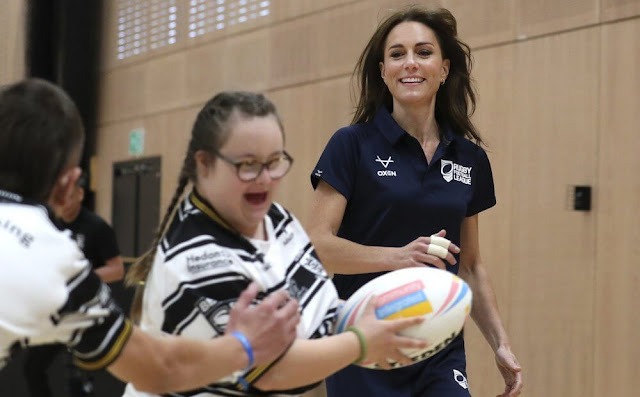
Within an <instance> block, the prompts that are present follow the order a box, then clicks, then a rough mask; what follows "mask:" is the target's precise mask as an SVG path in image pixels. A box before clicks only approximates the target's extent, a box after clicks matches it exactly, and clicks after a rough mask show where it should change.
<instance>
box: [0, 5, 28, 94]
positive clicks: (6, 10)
mask: <svg viewBox="0 0 640 397" xmlns="http://www.w3.org/2000/svg"><path fill="white" fill-rule="evenodd" d="M25 12H26V5H25V2H24V1H20V0H9V1H8V2H6V3H4V4H3V7H2V9H0V85H2V84H7V83H11V82H14V81H16V80H19V79H21V78H23V77H24V76H25V41H26V39H25V37H26V34H25V33H26V32H25V29H26V28H25V23H26V14H25Z"/></svg>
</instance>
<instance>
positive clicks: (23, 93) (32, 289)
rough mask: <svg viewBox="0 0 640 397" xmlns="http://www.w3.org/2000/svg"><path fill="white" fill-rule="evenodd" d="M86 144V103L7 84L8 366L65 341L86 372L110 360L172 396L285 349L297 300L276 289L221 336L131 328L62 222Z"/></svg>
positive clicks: (3, 281)
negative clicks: (32, 350)
mask: <svg viewBox="0 0 640 397" xmlns="http://www.w3.org/2000/svg"><path fill="white" fill-rule="evenodd" d="M83 141H84V131H83V127H82V122H81V120H80V116H79V114H78V111H77V109H76V107H75V105H74V103H73V102H72V101H71V99H70V98H69V97H68V96H67V95H66V94H65V93H64V92H63V91H62V90H61V89H60V88H58V87H56V86H55V85H53V84H51V83H48V82H46V81H44V80H39V79H27V80H24V81H20V82H17V83H15V84H12V85H9V86H5V87H2V89H0V246H1V247H2V249H0V366H3V365H4V364H5V363H6V362H7V361H8V360H9V359H10V356H11V353H12V352H14V351H15V350H16V349H19V348H21V347H28V346H33V345H39V344H45V343H55V342H59V343H64V344H66V345H67V347H68V348H69V350H70V351H71V353H72V354H73V355H74V357H75V363H76V364H77V365H78V366H79V367H81V368H83V369H88V370H94V369H100V368H107V369H108V370H109V371H110V372H111V373H112V374H114V375H115V376H116V377H118V378H119V379H121V380H123V381H125V382H132V383H133V384H135V385H136V387H138V388H139V389H141V390H147V391H150V392H154V393H166V392H170V391H175V390H186V389H190V388H194V387H198V386H200V385H203V384H207V383H209V382H212V381H214V380H216V379H220V378H222V377H224V376H227V375H229V374H231V373H233V372H234V371H236V370H240V369H242V368H244V367H246V366H247V364H248V363H249V362H255V363H258V364H264V363H269V362H271V361H272V360H273V359H274V358H276V357H278V356H280V355H281V354H282V352H283V351H285V349H287V348H288V346H289V345H290V344H291V343H292V341H293V339H294V337H295V332H296V327H297V323H298V321H299V319H300V317H299V314H298V304H297V302H295V300H292V299H290V297H289V296H288V294H287V293H286V292H278V293H274V294H272V295H270V296H269V297H268V298H267V299H265V300H263V301H262V303H261V304H259V305H252V304H251V302H252V301H254V300H255V297H256V295H257V294H258V286H257V285H255V284H251V285H249V286H248V287H247V289H246V290H245V291H243V292H242V293H241V295H240V298H239V299H238V303H237V304H236V305H235V306H234V307H233V309H232V310H231V313H230V315H229V324H228V326H227V332H226V333H225V335H224V336H222V337H220V338H218V339H215V340H189V339H186V338H177V337H163V338H160V337H156V336H150V335H149V334H146V333H144V332H142V331H140V329H139V328H137V327H135V326H133V325H132V323H131V322H130V321H129V320H128V319H127V318H126V317H125V315H124V314H123V313H122V311H121V310H120V308H119V307H118V306H117V305H116V304H115V303H114V302H113V300H112V298H111V294H110V290H109V288H108V287H107V286H106V284H104V283H102V282H101V280H100V279H99V278H98V276H97V275H96V274H95V272H93V271H92V269H91V265H90V264H89V262H88V261H87V260H86V258H85V257H84V255H83V254H82V251H81V250H80V248H79V247H78V245H77V244H76V243H75V242H74V241H73V240H72V239H71V238H70V236H69V234H68V233H66V232H62V231H60V229H59V228H58V227H57V225H56V221H55V218H56V216H55V215H56V213H57V215H58V216H60V211H61V209H62V208H64V207H65V206H66V204H67V203H68V202H69V200H71V194H72V191H73V189H74V186H75V185H76V183H77V180H78V178H79V177H80V174H81V170H80V168H79V167H78V165H77V164H78V162H79V160H80V156H81V152H82V145H83ZM246 352H250V353H251V354H247V353H246Z"/></svg>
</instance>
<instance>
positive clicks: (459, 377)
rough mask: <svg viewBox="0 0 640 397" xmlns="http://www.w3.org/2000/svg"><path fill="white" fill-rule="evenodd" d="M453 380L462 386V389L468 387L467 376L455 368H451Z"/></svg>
mask: <svg viewBox="0 0 640 397" xmlns="http://www.w3.org/2000/svg"><path fill="white" fill-rule="evenodd" d="M453 380H455V381H456V382H458V384H459V385H460V387H462V388H463V389H468V388H469V383H468V382H467V378H466V377H465V376H464V374H463V373H462V372H460V371H458V370H457V369H454V370H453Z"/></svg>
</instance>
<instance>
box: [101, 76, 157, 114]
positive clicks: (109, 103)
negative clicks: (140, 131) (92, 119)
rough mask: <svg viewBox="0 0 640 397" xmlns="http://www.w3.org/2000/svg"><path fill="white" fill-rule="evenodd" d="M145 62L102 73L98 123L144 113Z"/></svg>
mask: <svg viewBox="0 0 640 397" xmlns="http://www.w3.org/2000/svg"><path fill="white" fill-rule="evenodd" d="M146 70H147V64H146V63H140V64H133V65H129V66H124V67H121V68H118V69H114V70H112V71H110V72H107V73H103V74H102V78H101V80H100V101H99V102H100V104H99V109H100V110H99V123H100V124H104V123H108V122H112V121H116V120H122V119H126V118H132V117H139V116H142V115H144V114H145V113H146V111H147V109H146V103H145V100H146V93H145V87H146Z"/></svg>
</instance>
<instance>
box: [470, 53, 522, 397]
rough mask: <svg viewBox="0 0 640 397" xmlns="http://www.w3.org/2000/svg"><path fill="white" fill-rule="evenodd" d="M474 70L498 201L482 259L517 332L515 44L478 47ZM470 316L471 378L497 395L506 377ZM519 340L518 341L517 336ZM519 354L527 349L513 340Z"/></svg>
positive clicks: (485, 216) (484, 234) (483, 237)
mask: <svg viewBox="0 0 640 397" xmlns="http://www.w3.org/2000/svg"><path fill="white" fill-rule="evenodd" d="M474 57H475V60H476V62H475V68H474V70H472V74H473V76H474V78H475V80H476V81H477V82H478V83H477V89H478V94H479V95H478V108H477V111H476V114H475V117H474V122H475V123H476V126H477V127H478V129H479V130H480V133H481V136H482V137H483V139H484V141H485V144H486V146H485V150H487V153H488V155H489V159H490V161H491V168H492V170H493V177H494V183H495V188H496V197H497V202H498V203H497V205H496V206H495V207H493V208H491V209H489V210H487V211H486V212H483V213H482V214H480V244H481V250H482V258H483V263H484V264H485V266H486V269H487V272H488V273H489V275H490V278H491V280H492V283H493V287H494V290H495V293H496V297H497V300H498V307H499V309H500V312H501V314H502V320H503V321H504V323H505V327H506V328H507V331H508V332H509V331H511V332H509V335H510V336H511V337H512V338H513V335H512V334H513V330H512V329H511V327H510V321H509V320H510V316H509V313H510V312H511V310H512V304H511V301H510V299H509V297H510V296H511V281H512V273H513V272H514V269H515V268H516V267H517V262H515V261H514V260H513V247H512V245H511V244H508V243H506V242H508V241H510V240H511V236H512V234H513V231H514V230H513V229H514V228H515V227H516V226H515V225H514V224H513V223H511V222H505V220H507V219H510V218H511V214H512V203H513V191H512V186H513V182H514V170H513V167H512V166H511V164H512V162H513V159H512V156H513V150H514V148H513V140H514V135H515V134H516V131H518V128H519V125H518V122H517V118H516V117H515V114H514V103H513V89H514V80H515V71H514V65H515V46H514V45H508V46H501V47H495V48H489V49H484V50H481V51H476V52H475V53H474ZM472 324H473V322H472V321H469V322H468V324H467V326H466V327H465V343H466V346H467V358H468V365H467V371H468V375H469V383H470V385H471V391H472V393H473V395H475V396H493V395H496V394H497V393H498V392H499V391H501V390H503V389H504V381H503V379H502V377H501V376H500V373H499V372H498V369H497V367H496V366H495V364H494V359H493V356H494V354H493V351H492V350H491V348H490V346H489V344H488V343H487V341H486V340H485V339H484V337H483V336H482V334H481V333H480V331H479V330H478V328H477V326H476V325H475V324H473V325H472ZM512 342H515V341H512ZM512 347H513V349H514V351H515V352H516V354H517V355H518V357H519V356H520V355H521V354H523V353H524V351H522V350H523V349H522V348H521V346H519V345H518V344H517V343H513V346H512Z"/></svg>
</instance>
